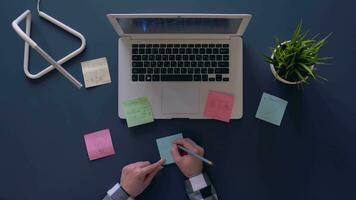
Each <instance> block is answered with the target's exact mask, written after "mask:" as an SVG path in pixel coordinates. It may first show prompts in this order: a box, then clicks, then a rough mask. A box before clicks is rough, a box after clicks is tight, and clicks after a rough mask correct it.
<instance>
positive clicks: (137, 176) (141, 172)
mask: <svg viewBox="0 0 356 200" xmlns="http://www.w3.org/2000/svg"><path fill="white" fill-rule="evenodd" d="M163 164H164V160H160V161H158V162H156V163H153V164H151V163H150V162H148V161H146V162H137V163H133V164H130V165H127V166H125V167H124V168H123V169H122V172H121V181H120V185H121V187H122V188H123V189H124V190H125V191H126V192H127V193H128V194H129V195H130V196H131V197H134V198H135V197H137V196H138V195H139V194H141V193H142V192H143V191H144V190H145V189H146V187H147V186H148V185H149V184H150V183H151V181H152V179H153V178H154V177H155V176H156V174H157V172H158V171H159V170H161V169H163V166H162V165H163Z"/></svg>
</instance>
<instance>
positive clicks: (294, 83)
mask: <svg viewBox="0 0 356 200" xmlns="http://www.w3.org/2000/svg"><path fill="white" fill-rule="evenodd" d="M288 42H290V41H285V42H282V43H281V44H280V45H278V46H277V48H280V47H281V45H283V44H286V43H288ZM277 48H276V49H277ZM275 52H276V50H274V51H273V53H272V56H271V58H272V59H273V58H274V53H275ZM270 67H271V71H272V74H273V76H274V77H275V78H276V79H277V80H279V81H280V82H282V83H284V84H288V85H299V84H301V83H304V82H305V81H307V80H308V78H309V77H308V76H307V77H305V78H304V79H303V80H300V81H295V82H291V81H288V80H286V79H284V78H282V77H280V76H279V75H278V73H277V71H276V69H275V68H274V65H272V64H270ZM312 69H314V65H313V66H312Z"/></svg>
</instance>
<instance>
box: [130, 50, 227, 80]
mask: <svg viewBox="0 0 356 200" xmlns="http://www.w3.org/2000/svg"><path fill="white" fill-rule="evenodd" d="M229 59H230V50H229V44H171V43H169V44H132V81H134V82H159V81H162V82H166V81H199V82H201V81H203V82H227V81H229Z"/></svg>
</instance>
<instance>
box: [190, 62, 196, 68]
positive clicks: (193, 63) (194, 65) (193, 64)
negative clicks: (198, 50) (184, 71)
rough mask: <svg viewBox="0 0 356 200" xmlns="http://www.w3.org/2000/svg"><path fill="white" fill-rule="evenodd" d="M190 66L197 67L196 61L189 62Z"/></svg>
mask: <svg viewBox="0 0 356 200" xmlns="http://www.w3.org/2000/svg"><path fill="white" fill-rule="evenodd" d="M190 66H191V67H197V66H198V63H197V62H191V63H190Z"/></svg>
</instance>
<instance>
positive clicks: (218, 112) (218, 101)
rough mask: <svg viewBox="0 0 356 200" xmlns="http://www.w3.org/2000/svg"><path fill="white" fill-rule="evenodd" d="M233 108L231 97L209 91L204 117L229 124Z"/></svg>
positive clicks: (232, 98)
mask: <svg viewBox="0 0 356 200" xmlns="http://www.w3.org/2000/svg"><path fill="white" fill-rule="evenodd" d="M233 106H234V97H233V96H231V95H227V94H224V93H221V92H216V91H209V94H208V97H207V100H206V104H205V110H204V116H205V117H207V118H211V119H216V120H220V121H223V122H230V119H231V114H232V109H233Z"/></svg>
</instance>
